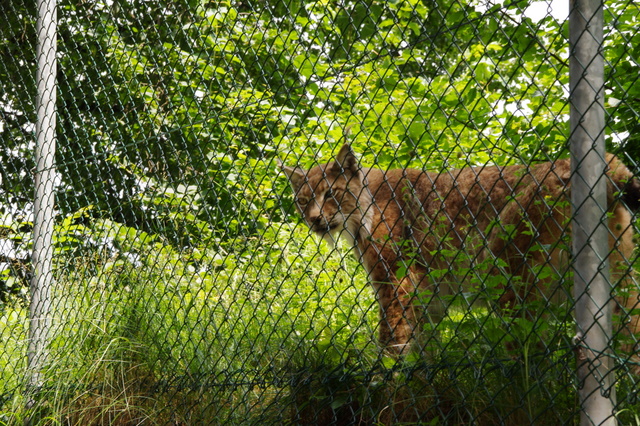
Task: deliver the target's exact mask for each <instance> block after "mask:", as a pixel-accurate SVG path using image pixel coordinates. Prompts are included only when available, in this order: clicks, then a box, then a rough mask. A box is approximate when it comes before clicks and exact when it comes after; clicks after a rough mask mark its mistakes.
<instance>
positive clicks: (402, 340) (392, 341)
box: [374, 280, 416, 354]
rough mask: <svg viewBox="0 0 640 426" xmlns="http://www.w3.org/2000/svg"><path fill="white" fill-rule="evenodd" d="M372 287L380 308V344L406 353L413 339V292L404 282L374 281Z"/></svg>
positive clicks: (414, 316)
mask: <svg viewBox="0 0 640 426" xmlns="http://www.w3.org/2000/svg"><path fill="white" fill-rule="evenodd" d="M403 281H404V280H403ZM374 288H375V290H376V297H377V299H378V304H379V308H380V323H379V329H378V332H379V336H380V337H379V339H380V344H381V345H382V346H383V347H385V348H387V349H388V350H390V351H392V352H394V353H397V354H403V353H406V352H407V351H408V349H409V346H410V344H411V343H412V341H413V340H414V339H415V326H416V321H415V320H416V315H415V312H414V307H413V306H412V298H413V292H412V291H410V289H407V287H406V284H405V283H401V284H395V283H388V282H387V283H375V284H374Z"/></svg>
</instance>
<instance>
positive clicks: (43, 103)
mask: <svg viewBox="0 0 640 426" xmlns="http://www.w3.org/2000/svg"><path fill="white" fill-rule="evenodd" d="M56 25H57V13H56V0H40V1H39V2H38V22H37V34H38V50H37V60H38V69H37V73H36V80H37V84H38V96H37V101H36V107H37V114H38V118H37V123H36V149H35V161H36V171H35V200H34V224H33V255H32V261H33V278H32V280H31V289H30V290H31V305H30V308H29V316H30V328H29V349H28V351H29V354H28V363H29V364H28V365H29V374H30V375H31V377H30V381H31V384H32V385H37V384H38V383H39V381H40V380H39V378H40V372H41V369H42V367H43V366H44V364H45V361H46V359H47V347H46V346H47V340H48V333H49V328H50V322H51V315H50V305H51V300H50V289H51V283H52V280H53V275H52V257H53V247H52V235H53V217H54V212H53V209H54V183H55V150H56V108H55V107H56V70H57V63H56V38H57V29H56Z"/></svg>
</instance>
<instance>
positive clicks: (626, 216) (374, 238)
mask: <svg viewBox="0 0 640 426" xmlns="http://www.w3.org/2000/svg"><path fill="white" fill-rule="evenodd" d="M607 161H608V164H609V169H608V172H607V176H608V177H609V179H608V202H609V206H608V209H609V215H610V218H609V229H610V231H611V237H610V245H611V249H612V250H611V254H610V256H609V260H610V264H611V276H612V282H614V283H618V284H619V285H621V286H627V287H629V288H631V287H632V286H633V288H635V283H634V282H633V279H631V278H630V273H631V267H630V264H629V259H631V257H632V252H633V250H634V244H633V241H632V236H633V230H632V224H631V215H630V213H629V212H628V210H627V209H626V207H625V205H624V204H623V203H620V202H619V201H618V200H617V196H618V194H620V193H621V192H624V194H623V195H622V198H623V199H624V200H625V202H626V203H627V204H628V205H631V206H633V207H637V205H638V204H639V202H640V183H638V181H637V180H636V179H634V178H633V175H632V174H631V172H630V171H629V170H628V169H627V168H626V167H625V166H624V165H623V164H622V163H621V162H620V161H619V160H618V159H617V158H616V157H614V156H612V155H607ZM282 168H283V170H284V171H285V173H286V174H287V176H288V178H289V180H290V182H291V184H292V186H293V189H294V191H295V194H296V201H297V202H296V205H297V207H298V210H299V212H300V213H301V214H302V216H303V217H304V219H305V221H306V223H307V224H308V225H309V227H310V228H311V230H312V231H314V232H315V233H317V234H319V235H321V236H322V237H324V238H325V239H327V240H329V241H333V239H334V238H335V239H337V238H338V237H340V236H342V237H344V238H346V239H347V240H348V241H350V242H351V243H352V244H353V246H354V248H355V249H356V254H357V256H358V257H359V258H360V261H361V262H362V263H363V264H364V266H365V268H366V270H367V271H368V273H369V278H370V280H371V283H372V285H373V287H374V289H375V292H376V297H377V299H378V302H379V305H380V325H379V333H380V342H381V344H383V345H384V346H385V347H388V348H395V349H396V350H397V351H399V352H402V351H403V350H404V349H405V348H406V347H407V344H409V343H410V342H411V341H412V339H413V338H414V337H415V324H416V318H417V316H416V313H415V312H414V310H415V308H416V306H418V302H417V301H416V298H415V295H416V294H417V292H419V293H421V294H422V295H423V296H422V297H421V298H420V299H419V300H420V301H421V303H423V304H425V305H427V310H428V312H429V315H430V318H431V320H432V321H434V322H436V323H437V322H438V321H439V320H440V319H442V318H443V316H444V315H445V313H446V309H447V306H448V302H447V300H448V299H447V296H449V297H454V296H455V295H457V294H459V293H461V292H469V291H473V290H476V291H477V290H478V289H477V288H474V284H472V282H474V279H473V278H474V274H476V275H475V278H476V280H475V282H476V284H475V285H476V286H478V282H479V281H481V280H482V279H483V277H487V276H494V277H504V278H503V280H502V281H500V283H501V284H500V285H499V288H498V290H499V296H498V299H499V300H497V302H498V303H499V304H500V305H501V306H502V307H503V308H510V309H513V310H518V309H521V308H522V309H525V311H524V312H523V311H518V312H520V313H525V314H528V312H527V311H526V306H527V304H526V303H525V302H530V301H533V300H544V299H543V298H545V299H550V300H555V301H557V300H562V299H566V294H564V295H563V293H564V291H563V290H562V289H559V288H558V286H553V285H552V284H553V283H556V282H558V281H559V280H561V279H562V277H563V276H564V275H565V273H566V272H567V271H568V269H569V267H568V252H569V247H567V243H566V241H565V239H564V238H563V236H567V235H570V232H569V219H570V217H571V208H570V198H569V191H570V184H569V183H570V176H571V167H570V162H569V160H557V161H555V162H553V163H543V164H536V165H533V166H531V167H526V166H508V167H499V166H485V167H467V168H463V169H457V170H450V171H444V172H442V173H432V172H425V171H422V170H416V169H396V170H389V171H387V172H384V171H382V170H379V169H362V168H360V167H359V165H358V162H357V160H356V158H355V156H354V155H353V152H352V151H351V148H350V147H349V145H344V146H343V147H342V149H341V150H340V152H339V153H338V155H337V156H336V161H334V162H330V163H327V164H322V165H319V166H316V167H313V168H312V169H310V170H308V171H305V170H302V169H300V168H297V167H296V168H292V167H287V166H282ZM461 263H464V264H465V265H466V269H465V270H466V271H467V273H466V274H467V275H466V276H464V277H456V276H455V274H454V273H452V272H450V270H452V269H455V268H452V265H453V264H458V265H459V264H461ZM544 267H546V270H547V274H545V275H544V276H541V275H539V274H540V271H541V268H544ZM443 271H444V272H443ZM549 271H551V274H549V273H548V272H549ZM626 293H627V294H626V295H625V297H620V298H618V299H617V311H619V312H624V313H627V315H626V320H623V322H626V326H625V327H624V328H625V330H624V331H625V332H626V333H630V334H632V335H636V334H637V333H638V331H640V323H639V322H638V317H637V316H635V315H628V313H629V312H630V311H631V310H632V309H634V308H638V295H637V292H636V291H630V292H626ZM424 295H427V296H426V298H425V296H424ZM620 316H621V317H622V316H625V315H620Z"/></svg>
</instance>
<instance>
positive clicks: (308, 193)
mask: <svg viewBox="0 0 640 426" xmlns="http://www.w3.org/2000/svg"><path fill="white" fill-rule="evenodd" d="M280 167H281V168H282V170H284V172H285V173H286V175H287V177H288V178H289V182H290V183H291V186H292V188H293V193H294V195H295V202H296V207H297V209H298V212H299V213H300V214H301V215H302V217H303V218H304V220H305V222H306V224H307V225H308V226H309V228H310V229H311V230H312V231H313V232H314V233H316V234H317V235H319V236H321V237H323V238H324V239H325V240H327V241H328V242H329V243H331V244H333V242H334V241H335V240H337V238H338V237H339V236H343V237H345V238H346V239H347V240H349V241H350V243H352V244H355V242H356V238H357V236H358V235H359V234H360V232H361V231H362V230H363V228H364V229H366V230H367V231H368V230H369V228H370V223H371V220H370V216H371V214H372V213H371V212H370V210H371V209H370V208H369V206H370V204H371V195H370V194H369V192H368V190H367V189H366V187H365V184H364V176H363V174H362V170H361V169H360V166H359V165H358V161H357V159H356V157H355V155H354V154H353V151H351V147H350V146H349V145H348V144H345V145H343V146H342V148H341V149H340V152H338V155H337V156H336V158H335V161H332V162H330V163H327V164H321V165H318V166H315V167H313V168H311V169H309V170H303V169H301V168H300V167H288V166H285V165H282V164H280Z"/></svg>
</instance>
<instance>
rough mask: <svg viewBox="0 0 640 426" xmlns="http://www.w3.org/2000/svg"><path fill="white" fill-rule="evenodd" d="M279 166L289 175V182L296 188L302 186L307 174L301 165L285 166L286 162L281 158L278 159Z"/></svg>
mask: <svg viewBox="0 0 640 426" xmlns="http://www.w3.org/2000/svg"><path fill="white" fill-rule="evenodd" d="M278 167H280V169H282V171H283V172H284V173H285V174H286V175H287V178H288V179H289V183H290V184H291V186H292V187H293V189H294V190H297V189H298V188H300V185H302V182H303V181H304V176H305V173H304V171H303V170H302V169H301V168H300V167H290V166H285V165H284V163H283V162H282V161H280V160H278Z"/></svg>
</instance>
